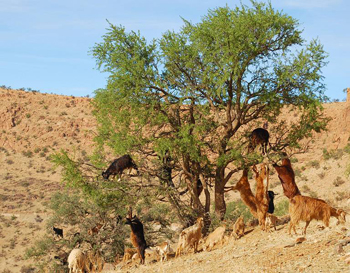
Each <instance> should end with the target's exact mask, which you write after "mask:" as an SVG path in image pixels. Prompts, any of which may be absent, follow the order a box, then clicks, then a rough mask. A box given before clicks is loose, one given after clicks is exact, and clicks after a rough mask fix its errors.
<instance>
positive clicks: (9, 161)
mask: <svg viewBox="0 0 350 273" xmlns="http://www.w3.org/2000/svg"><path fill="white" fill-rule="evenodd" d="M6 163H7V164H9V165H12V164H13V163H14V162H13V160H12V159H7V160H6Z"/></svg>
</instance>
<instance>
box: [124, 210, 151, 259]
mask: <svg viewBox="0 0 350 273" xmlns="http://www.w3.org/2000/svg"><path fill="white" fill-rule="evenodd" d="M126 224H127V225H130V227H131V234H130V240H131V243H132V245H133V246H134V247H136V248H137V253H138V255H139V257H140V259H141V261H140V263H141V264H144V263H145V249H146V248H147V244H146V240H145V236H144V233H143V225H142V223H141V221H140V220H139V219H138V218H137V217H136V215H135V216H134V217H132V218H131V219H130V218H129V217H127V218H126Z"/></svg>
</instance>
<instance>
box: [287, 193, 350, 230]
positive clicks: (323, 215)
mask: <svg viewBox="0 0 350 273" xmlns="http://www.w3.org/2000/svg"><path fill="white" fill-rule="evenodd" d="M289 214H290V225H289V231H288V233H289V234H291V230H292V229H293V230H294V233H295V234H297V232H296V230H295V226H296V225H297V224H298V222H299V221H300V220H302V221H305V222H306V224H305V228H304V230H303V234H306V228H307V227H308V225H309V224H310V222H311V220H313V219H315V220H322V221H323V223H324V224H325V225H326V227H329V219H330V217H331V216H333V217H336V218H337V219H338V223H345V221H346V218H345V212H344V211H343V210H342V209H335V208H333V207H331V206H330V205H328V204H327V203H326V202H325V201H324V200H321V199H317V198H312V197H309V196H303V195H296V196H294V197H293V198H292V199H290V204H289Z"/></svg>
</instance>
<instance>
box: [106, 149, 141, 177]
mask: <svg viewBox="0 0 350 273" xmlns="http://www.w3.org/2000/svg"><path fill="white" fill-rule="evenodd" d="M125 169H129V170H131V169H135V170H136V171H137V173H139V171H138V168H137V165H136V164H135V162H134V160H133V159H132V158H131V156H130V155H123V156H122V157H120V158H117V159H115V160H114V161H113V162H112V164H111V165H110V166H109V167H108V168H107V170H105V171H104V172H102V176H103V178H104V179H106V180H107V179H108V178H109V176H111V175H113V176H114V177H115V176H116V175H117V174H118V175H119V179H120V176H121V175H122V173H123V171H124V170H125Z"/></svg>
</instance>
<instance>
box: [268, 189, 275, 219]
mask: <svg viewBox="0 0 350 273" xmlns="http://www.w3.org/2000/svg"><path fill="white" fill-rule="evenodd" d="M275 195H278V194H277V193H274V192H273V191H267V196H268V197H269V209H268V211H267V212H268V213H271V214H273V212H274V211H275V204H274V199H275Z"/></svg>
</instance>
